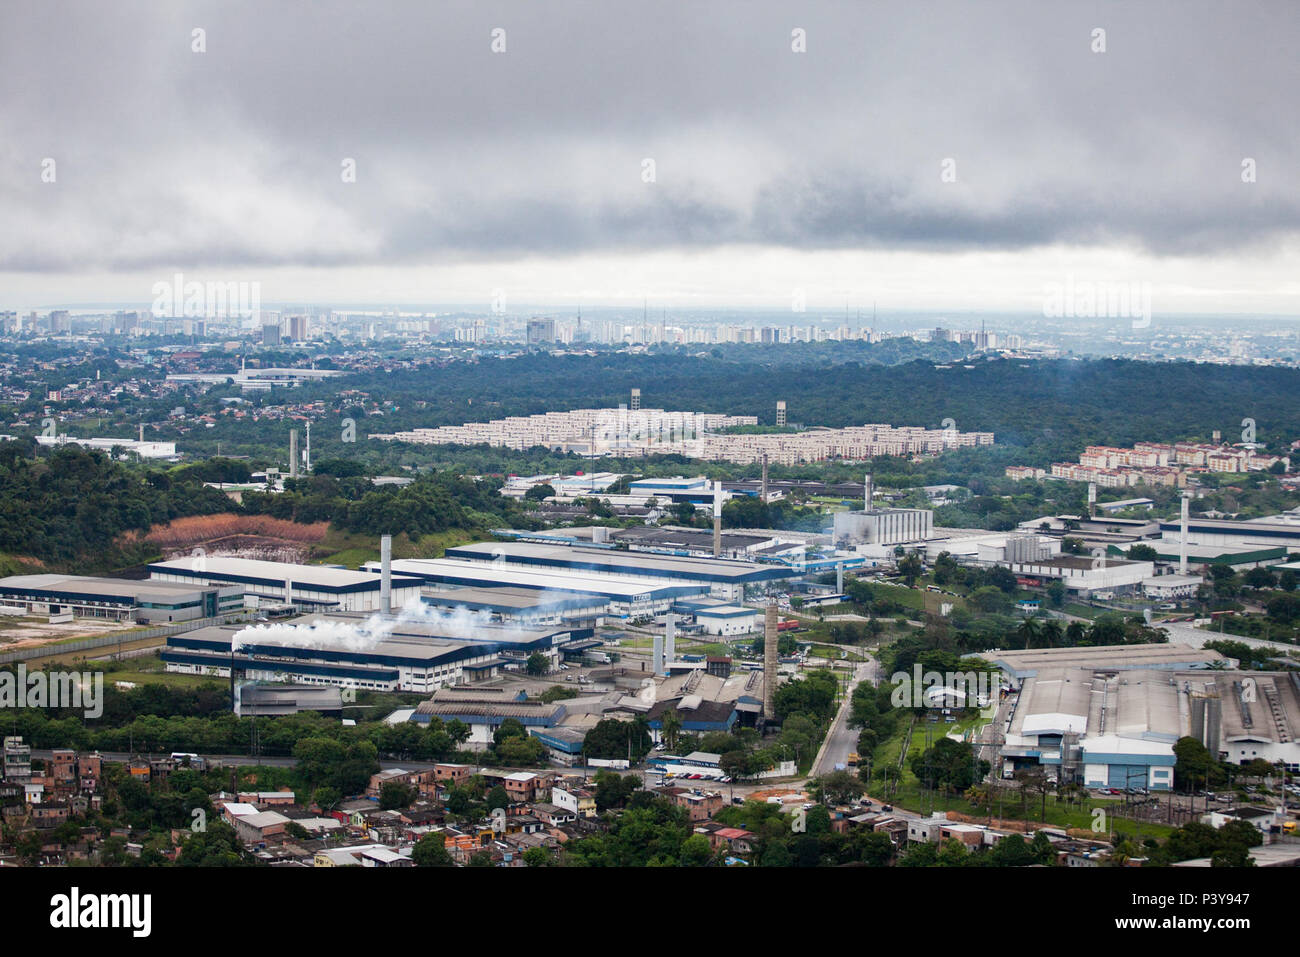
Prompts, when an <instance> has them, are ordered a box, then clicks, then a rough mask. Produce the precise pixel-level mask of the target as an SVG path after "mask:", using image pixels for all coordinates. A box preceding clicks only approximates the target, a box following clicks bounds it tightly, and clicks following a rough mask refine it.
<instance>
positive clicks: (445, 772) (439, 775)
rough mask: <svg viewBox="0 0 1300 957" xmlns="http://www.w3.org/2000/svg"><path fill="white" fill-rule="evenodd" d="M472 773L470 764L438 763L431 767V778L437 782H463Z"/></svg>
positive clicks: (472, 768)
mask: <svg viewBox="0 0 1300 957" xmlns="http://www.w3.org/2000/svg"><path fill="white" fill-rule="evenodd" d="M473 773H474V765H472V764H438V765H435V766H434V768H433V779H434V780H435V781H437V782H438V783H439V784H446V785H452V784H464V783H465V782H466V781H468V780H469V778H470V775H472V774H473Z"/></svg>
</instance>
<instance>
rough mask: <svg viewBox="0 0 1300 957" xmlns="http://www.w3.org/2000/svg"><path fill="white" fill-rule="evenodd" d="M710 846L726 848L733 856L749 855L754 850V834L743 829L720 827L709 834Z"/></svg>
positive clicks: (715, 848)
mask: <svg viewBox="0 0 1300 957" xmlns="http://www.w3.org/2000/svg"><path fill="white" fill-rule="evenodd" d="M708 838H709V846H710V847H711V848H713V850H715V851H717V850H719V849H720V848H724V847H725V848H726V849H727V851H728V852H729V853H731V854H748V853H750V852H751V851H752V850H753V849H754V834H753V832H751V831H747V830H745V829H744V828H743V827H720V828H716V829H714V830H713V831H712V832H711V833H710V834H708Z"/></svg>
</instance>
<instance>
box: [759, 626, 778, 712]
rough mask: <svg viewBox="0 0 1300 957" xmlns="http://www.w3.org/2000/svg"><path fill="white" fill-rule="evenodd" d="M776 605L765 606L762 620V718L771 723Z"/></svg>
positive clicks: (773, 701)
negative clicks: (765, 611)
mask: <svg viewBox="0 0 1300 957" xmlns="http://www.w3.org/2000/svg"><path fill="white" fill-rule="evenodd" d="M776 636H777V631H776V605H774V604H773V605H768V606H767V614H766V616H765V617H764V619H763V717H764V718H766V719H767V720H769V721H771V720H772V718H773V717H775V715H776V672H777V668H778V667H780V663H779V662H778V661H777V654H776V649H777V641H776Z"/></svg>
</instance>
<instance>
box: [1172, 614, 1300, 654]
mask: <svg viewBox="0 0 1300 957" xmlns="http://www.w3.org/2000/svg"><path fill="white" fill-rule="evenodd" d="M1156 627H1158V628H1164V629H1165V630H1166V631H1168V632H1169V642H1170V644H1175V645H1190V646H1191V647H1193V648H1200V647H1202V646H1204V644H1205V643H1206V642H1207V641H1215V640H1227V641H1240V642H1241V643H1242V644H1243V645H1249V646H1250V647H1252V648H1272V649H1275V650H1277V651H1283V652H1285V651H1296V650H1297V648H1296V646H1295V645H1288V644H1286V643H1285V642H1281V641H1265V640H1264V639H1263V638H1249V637H1246V636H1244V635H1233V634H1229V633H1226V632H1217V631H1206V630H1205V629H1204V628H1196V627H1193V626H1192V625H1189V624H1188V623H1187V622H1185V621H1175V622H1159V623H1157V625H1156Z"/></svg>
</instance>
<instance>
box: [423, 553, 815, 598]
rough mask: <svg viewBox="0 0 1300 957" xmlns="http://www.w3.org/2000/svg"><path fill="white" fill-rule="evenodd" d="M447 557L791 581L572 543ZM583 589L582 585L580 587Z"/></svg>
mask: <svg viewBox="0 0 1300 957" xmlns="http://www.w3.org/2000/svg"><path fill="white" fill-rule="evenodd" d="M446 556H447V557H448V558H457V559H464V560H472V561H477V562H484V561H495V562H496V563H498V564H500V565H504V566H505V570H508V569H509V566H510V565H534V566H537V567H539V568H557V569H558V568H563V569H569V570H571V571H588V572H597V573H601V574H609V575H622V576H630V577H635V576H646V577H651V578H659V579H674V580H686V581H695V582H727V583H733V584H747V583H756V582H765V581H774V580H777V579H783V578H790V577H793V575H794V572H792V571H791V570H790V569H787V568H783V567H780V566H775V565H761V564H758V563H757V562H741V561H732V560H728V559H718V558H690V557H683V556H677V555H656V554H653V553H650V552H633V551H623V550H621V549H614V550H611V549H592V548H587V547H585V546H576V545H544V544H538V543H533V542H479V543H477V544H473V545H460V546H456V547H454V548H449V549H447V551H446ZM584 587H587V586H584Z"/></svg>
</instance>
